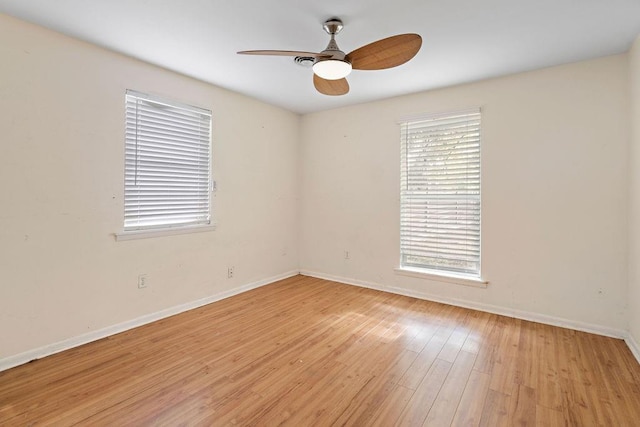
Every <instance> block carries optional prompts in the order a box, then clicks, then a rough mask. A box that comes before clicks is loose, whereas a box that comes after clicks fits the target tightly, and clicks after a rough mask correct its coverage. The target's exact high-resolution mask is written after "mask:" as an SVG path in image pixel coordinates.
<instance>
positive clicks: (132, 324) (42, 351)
mask: <svg viewBox="0 0 640 427" xmlns="http://www.w3.org/2000/svg"><path fill="white" fill-rule="evenodd" d="M297 274H298V271H297V270H295V271H289V272H287V273H283V274H279V275H277V276H273V277H269V278H266V279H262V280H258V281H256V282H252V283H248V284H246V285H242V286H238V287H236V288H233V289H230V290H228V291H224V292H219V293H217V294H214V295H211V296H208V297H206V298H202V299H199V300H196V301H191V302H188V303H185V304H180V305H177V306H174V307H169V308H167V309H164V310H160V311H158V312H155V313H150V314H146V315H144V316H140V317H138V318H136V319H132V320H128V321H126V322H122V323H118V324H116V325H112V326H107V327H106V328H102V329H98V330H95V331H91V332H88V333H86V334H82V335H78V336H76V337H72V338H68V339H65V340H62V341H59V342H56V343H53V344H49V345H46V346H43V347H40V348H36V349H34V350H29V351H26V352H24V353H20V354H16V355H15V356H9V357H5V358H1V359H0V372H2V371H4V370H6V369H9V368H13V367H14V366H18V365H22V364H23V363H27V362H29V361H31V360H34V359H40V358H43V357H46V356H50V355H52V354H55V353H59V352H61V351H64V350H68V349H70V348H74V347H78V346H81V345H83V344H87V343H90V342H92V341H97V340H99V339H102V338H106V337H108V336H111V335H115V334H118V333H120V332H124V331H127V330H129V329H133V328H137V327H138V326H142V325H146V324H147V323H151V322H155V321H157V320H160V319H164V318H165V317H169V316H173V315H176V314H179V313H182V312H185V311H189V310H193V309H194V308H198V307H202V306H203V305H207V304H211V303H212V302H216V301H220V300H222V299H225V298H228V297H230V296H233V295H237V294H240V293H242V292H246V291H249V290H251V289H255V288H259V287H261V286H264V285H268V284H269V283H273V282H276V281H278V280H282V279H286V278H288V277H292V276H295V275H297Z"/></svg>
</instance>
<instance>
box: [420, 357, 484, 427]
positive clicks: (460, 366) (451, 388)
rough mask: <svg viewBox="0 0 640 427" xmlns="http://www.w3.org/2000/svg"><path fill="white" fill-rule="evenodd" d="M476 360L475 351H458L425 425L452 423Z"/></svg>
mask: <svg viewBox="0 0 640 427" xmlns="http://www.w3.org/2000/svg"><path fill="white" fill-rule="evenodd" d="M475 360H476V355H475V354H473V353H467V352H464V351H461V352H459V353H458V356H457V357H456V360H455V361H454V362H453V366H452V367H451V370H450V371H449V375H447V378H446V379H445V381H444V384H443V385H442V388H440V392H439V393H438V396H437V397H436V400H435V401H434V402H433V406H432V407H431V410H430V411H429V415H427V419H426V420H425V422H424V425H425V426H446V425H450V424H451V421H452V420H453V417H454V415H455V412H456V409H457V408H458V404H459V403H460V399H461V398H462V393H463V392H464V388H465V386H466V385H467V381H468V380H469V375H470V373H471V369H472V368H473V364H474V362H475Z"/></svg>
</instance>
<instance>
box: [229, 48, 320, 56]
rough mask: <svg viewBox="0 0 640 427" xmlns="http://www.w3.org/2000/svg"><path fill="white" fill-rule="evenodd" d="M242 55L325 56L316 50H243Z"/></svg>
mask: <svg viewBox="0 0 640 427" xmlns="http://www.w3.org/2000/svg"><path fill="white" fill-rule="evenodd" d="M238 53H239V54H240V55H272V56H304V57H310V58H317V57H325V56H327V55H320V54H319V53H315V52H302V51H298V50H243V51H241V52H238Z"/></svg>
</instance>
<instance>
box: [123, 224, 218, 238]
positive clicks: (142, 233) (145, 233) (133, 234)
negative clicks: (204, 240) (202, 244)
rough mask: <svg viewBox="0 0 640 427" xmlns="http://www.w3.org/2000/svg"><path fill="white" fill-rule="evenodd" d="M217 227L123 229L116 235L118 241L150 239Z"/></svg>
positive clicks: (199, 231)
mask: <svg viewBox="0 0 640 427" xmlns="http://www.w3.org/2000/svg"><path fill="white" fill-rule="evenodd" d="M215 229H216V226H215V225H199V226H193V227H179V228H177V227H176V228H165V229H162V230H136V231H122V232H120V233H115V237H116V241H117V242H121V241H124V240H136V239H149V238H152V237H164V236H176V235H179V234H191V233H203V232H206V231H213V230H215Z"/></svg>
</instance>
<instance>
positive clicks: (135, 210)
mask: <svg viewBox="0 0 640 427" xmlns="http://www.w3.org/2000/svg"><path fill="white" fill-rule="evenodd" d="M210 190H211V112H210V111H208V110H204V109H200V108H197V107H191V106H186V105H180V104H176V103H172V102H167V101H163V100H160V99H157V98H154V97H151V96H149V95H145V94H142V93H138V92H134V91H130V90H128V91H127V93H126V138H125V190H124V193H125V194H124V209H125V212H124V229H125V231H131V230H145V229H164V228H172V227H182V226H194V225H204V224H209V223H210V218H211V212H210V209H211V203H210V194H211V191H210Z"/></svg>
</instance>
